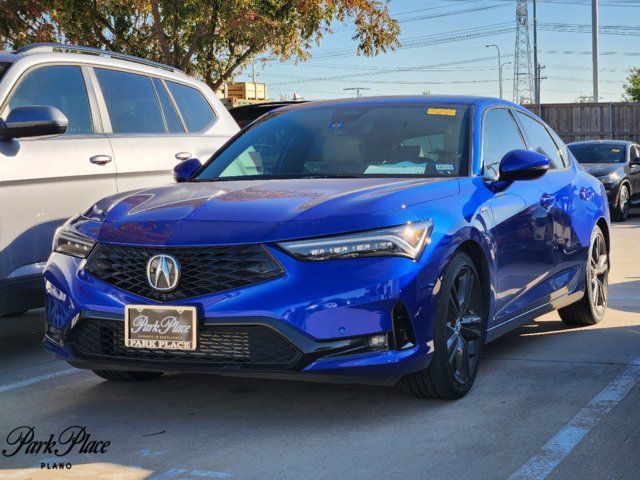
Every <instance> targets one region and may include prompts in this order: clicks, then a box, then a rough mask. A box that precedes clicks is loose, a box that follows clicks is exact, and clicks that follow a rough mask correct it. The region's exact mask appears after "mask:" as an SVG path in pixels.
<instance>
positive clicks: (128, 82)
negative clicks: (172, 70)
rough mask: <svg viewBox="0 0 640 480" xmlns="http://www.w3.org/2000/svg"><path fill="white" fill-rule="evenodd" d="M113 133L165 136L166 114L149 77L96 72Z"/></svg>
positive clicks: (111, 71) (109, 71)
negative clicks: (159, 134) (164, 114)
mask: <svg viewBox="0 0 640 480" xmlns="http://www.w3.org/2000/svg"><path fill="white" fill-rule="evenodd" d="M95 72H96V76H97V77H98V82H99V83H100V89H101V90H102V95H103V96H104V100H105V102H106V104H107V110H108V111H109V118H110V120H111V128H112V130H113V133H165V132H166V129H165V126H164V121H163V118H162V110H161V109H160V103H159V101H158V96H157V95H156V92H155V89H154V88H153V85H152V83H151V79H150V78H149V77H147V76H145V75H137V74H135V73H127V72H119V71H117V70H107V69H102V68H96V69H95Z"/></svg>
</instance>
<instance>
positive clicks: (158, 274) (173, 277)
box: [147, 255, 180, 292]
mask: <svg viewBox="0 0 640 480" xmlns="http://www.w3.org/2000/svg"><path fill="white" fill-rule="evenodd" d="M178 280H180V262H178V260H176V259H175V258H174V257H172V256H171V255H154V256H153V257H151V258H150V259H149V261H148V262H147V282H149V285H151V288H153V289H154V290H157V291H158V292H169V291H171V290H173V289H174V288H176V287H177V286H178Z"/></svg>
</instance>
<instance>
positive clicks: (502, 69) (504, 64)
mask: <svg viewBox="0 0 640 480" xmlns="http://www.w3.org/2000/svg"><path fill="white" fill-rule="evenodd" d="M507 65H513V64H512V63H511V62H504V63H503V64H502V65H501V66H500V76H501V77H502V78H504V67H506V66H507Z"/></svg>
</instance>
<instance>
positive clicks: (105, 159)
mask: <svg viewBox="0 0 640 480" xmlns="http://www.w3.org/2000/svg"><path fill="white" fill-rule="evenodd" d="M111 160H112V158H111V155H94V156H93V157H91V158H90V159H89V161H90V162H91V163H94V164H96V165H106V164H107V163H109V162H110V161H111Z"/></svg>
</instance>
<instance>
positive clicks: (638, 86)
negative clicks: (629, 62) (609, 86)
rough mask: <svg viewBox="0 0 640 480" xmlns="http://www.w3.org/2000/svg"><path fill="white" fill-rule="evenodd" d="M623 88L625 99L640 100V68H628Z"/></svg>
mask: <svg viewBox="0 0 640 480" xmlns="http://www.w3.org/2000/svg"><path fill="white" fill-rule="evenodd" d="M623 88H624V96H625V100H628V101H631V102H640V68H638V67H634V68H631V69H630V70H629V76H628V77H627V83H626V84H625V85H624V87H623Z"/></svg>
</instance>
